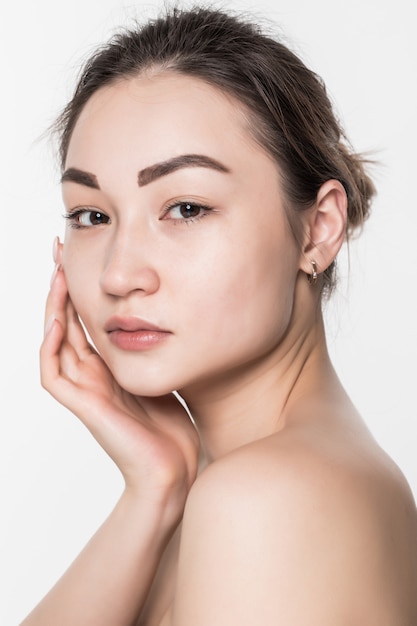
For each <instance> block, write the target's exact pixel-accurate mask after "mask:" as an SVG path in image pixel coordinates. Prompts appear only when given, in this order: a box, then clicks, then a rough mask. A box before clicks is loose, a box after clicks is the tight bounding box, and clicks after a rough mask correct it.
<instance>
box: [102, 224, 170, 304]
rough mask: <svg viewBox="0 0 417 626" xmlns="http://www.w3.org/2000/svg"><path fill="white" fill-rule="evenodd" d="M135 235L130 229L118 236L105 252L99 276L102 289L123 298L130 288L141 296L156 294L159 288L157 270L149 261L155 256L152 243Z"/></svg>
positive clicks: (130, 290)
mask: <svg viewBox="0 0 417 626" xmlns="http://www.w3.org/2000/svg"><path fill="white" fill-rule="evenodd" d="M138 239H139V238H137V237H135V234H134V233H133V232H127V233H125V234H124V235H122V236H118V237H117V238H116V239H115V240H114V241H112V242H111V245H110V247H109V249H108V251H107V254H106V257H105V260H104V267H103V271H102V274H101V278H100V286H101V288H102V289H103V291H104V292H105V293H107V294H110V295H113V296H119V297H123V296H126V295H128V294H129V293H131V292H132V291H138V292H142V293H143V295H149V294H152V293H155V292H156V291H158V289H159V285H160V277H159V273H158V271H157V269H156V267H155V266H154V264H153V263H152V259H153V258H155V256H154V254H151V249H152V250H153V251H154V253H155V242H154V243H152V245H151V242H150V240H149V239H150V238H149V236H148V238H147V239H148V241H146V240H145V241H144V238H143V237H140V241H139V240H138Z"/></svg>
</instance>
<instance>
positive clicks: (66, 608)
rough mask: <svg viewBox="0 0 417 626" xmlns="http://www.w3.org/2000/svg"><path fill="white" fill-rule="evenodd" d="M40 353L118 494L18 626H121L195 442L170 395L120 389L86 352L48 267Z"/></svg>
mask: <svg viewBox="0 0 417 626" xmlns="http://www.w3.org/2000/svg"><path fill="white" fill-rule="evenodd" d="M46 319H47V320H48V321H47V323H46V335H45V340H44V343H43V345H42V348H41V376H42V383H43V385H44V387H45V388H46V389H47V390H48V391H49V392H50V393H51V394H52V395H53V396H54V397H55V398H56V399H57V400H59V401H60V402H61V403H62V404H64V405H65V406H66V407H67V408H69V409H70V410H71V411H73V413H75V414H76V415H77V416H78V417H79V418H80V419H81V420H82V422H83V423H84V424H85V425H86V426H87V428H88V429H89V430H90V431H91V433H92V434H93V435H94V437H95V438H96V439H97V441H98V442H99V443H100V445H101V446H102V447H103V448H104V450H105V451H106V452H107V453H108V454H109V455H110V456H111V458H112V459H113V460H114V461H115V463H116V464H117V466H118V467H119V469H120V471H121V472H122V474H123V477H124V480H125V490H124V492H123V494H122V496H121V498H120V500H119V502H118V503H117V505H116V507H115V508H114V510H113V512H112V513H111V514H110V516H109V517H108V519H107V520H106V521H105V522H104V524H103V525H102V526H101V528H100V529H99V530H98V531H97V533H96V534H95V535H94V536H93V538H92V539H91V540H90V542H89V543H88V544H87V546H86V547H85V549H84V550H83V551H82V552H81V554H80V555H79V556H78V558H77V559H76V560H75V561H74V563H73V564H72V565H71V567H70V568H69V569H68V570H67V572H66V573H65V574H64V575H63V576H62V578H61V579H60V580H59V581H58V583H57V584H56V585H55V587H53V589H52V590H51V591H50V592H49V593H48V594H47V595H46V596H45V598H44V599H43V600H42V601H41V602H40V604H39V605H38V606H37V607H36V608H35V609H34V610H33V611H32V613H31V614H30V615H29V616H28V617H27V618H26V619H25V620H24V622H23V623H22V626H23V625H24V626H51V624H57V625H58V624H59V626H65V625H68V626H69V625H71V626H74V625H75V624H76V625H77V626H83V625H86V626H87V625H88V626H95V625H97V626H106V625H109V626H124V625H126V626H130V625H131V624H133V623H135V621H136V619H137V618H138V616H139V614H140V611H141V608H142V606H143V604H144V601H145V599H146V596H147V593H148V591H149V588H150V585H151V583H152V581H153V578H154V575H155V572H156V570H157V567H158V564H159V561H160V559H161V556H162V554H163V551H164V549H165V547H166V545H167V543H168V541H169V539H170V537H171V536H172V534H173V532H174V530H175V528H176V527H177V525H178V523H179V521H180V519H181V517H182V513H183V509H184V505H185V500H186V497H187V495H188V491H189V488H190V486H191V484H192V483H193V481H194V478H195V475H196V471H197V456H198V447H199V445H198V437H197V434H196V431H195V429H194V426H193V425H192V423H191V421H190V419H189V417H188V415H187V414H186V412H185V410H184V408H183V407H182V406H181V404H180V403H179V402H178V401H177V399H176V398H175V397H174V396H173V395H168V396H164V397H160V398H152V399H149V398H147V399H141V398H137V397H135V396H132V395H131V394H128V393H126V392H125V391H124V390H123V389H121V388H120V387H119V386H118V385H117V383H116V381H115V380H114V378H113V377H112V375H111V373H110V371H109V370H108V368H107V367H106V365H105V364H104V363H103V361H102V359H101V358H100V357H99V355H98V354H97V353H96V352H95V350H94V349H93V348H92V347H91V346H90V345H89V343H88V342H87V339H86V337H85V334H84V331H83V329H82V326H81V324H80V322H79V319H78V316H77V314H76V312H75V311H74V309H73V306H72V304H71V301H70V300H69V298H68V294H67V290H66V283H65V277H64V274H63V272H62V270H58V271H57V273H56V275H55V278H54V280H53V284H52V287H51V292H50V294H49V297H48V301H47V314H46Z"/></svg>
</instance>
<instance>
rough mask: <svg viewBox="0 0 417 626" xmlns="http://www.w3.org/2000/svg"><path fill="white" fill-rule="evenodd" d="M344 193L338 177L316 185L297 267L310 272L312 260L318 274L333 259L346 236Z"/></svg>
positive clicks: (345, 200)
mask: <svg viewBox="0 0 417 626" xmlns="http://www.w3.org/2000/svg"><path fill="white" fill-rule="evenodd" d="M346 224H347V195H346V191H345V188H344V187H343V185H342V184H341V183H340V182H339V181H338V180H328V181H326V182H325V183H323V185H322V186H321V187H320V189H319V191H318V193H317V200H316V203H315V205H314V206H313V208H312V209H310V211H307V212H306V222H305V241H304V246H303V252H304V254H303V257H302V258H301V266H300V269H302V270H303V271H304V272H305V273H306V274H311V268H312V262H313V261H314V262H315V263H316V266H317V272H318V273H319V274H320V273H322V272H324V270H326V269H327V268H328V267H329V265H331V263H332V262H333V261H334V259H335V258H336V256H337V253H338V252H339V250H340V248H341V246H342V244H343V242H344V240H345V235H346Z"/></svg>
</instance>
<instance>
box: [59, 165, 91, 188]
mask: <svg viewBox="0 0 417 626" xmlns="http://www.w3.org/2000/svg"><path fill="white" fill-rule="evenodd" d="M66 181H69V182H72V183H78V184H79V185H85V186H86V187H91V188H92V189H100V185H99V184H98V180H97V176H96V175H95V174H90V172H83V170H79V169H78V168H76V167H69V168H68V169H67V170H65V172H64V173H63V174H62V176H61V183H64V182H66Z"/></svg>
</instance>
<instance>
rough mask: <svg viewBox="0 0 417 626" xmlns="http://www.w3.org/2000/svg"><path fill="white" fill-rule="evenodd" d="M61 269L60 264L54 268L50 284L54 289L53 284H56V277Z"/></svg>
mask: <svg viewBox="0 0 417 626" xmlns="http://www.w3.org/2000/svg"><path fill="white" fill-rule="evenodd" d="M60 269H61V266H60V264H59V263H57V264H56V265H55V267H54V271H53V272H52V276H51V281H50V283H49V285H50V286H51V287H52V283H53V282H54V279H55V276H56V275H57V273H58V272H59V270H60Z"/></svg>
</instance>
